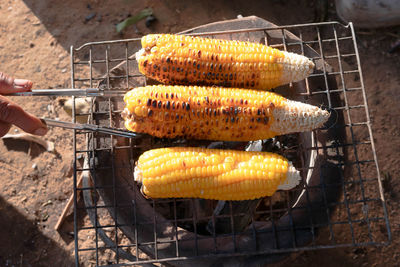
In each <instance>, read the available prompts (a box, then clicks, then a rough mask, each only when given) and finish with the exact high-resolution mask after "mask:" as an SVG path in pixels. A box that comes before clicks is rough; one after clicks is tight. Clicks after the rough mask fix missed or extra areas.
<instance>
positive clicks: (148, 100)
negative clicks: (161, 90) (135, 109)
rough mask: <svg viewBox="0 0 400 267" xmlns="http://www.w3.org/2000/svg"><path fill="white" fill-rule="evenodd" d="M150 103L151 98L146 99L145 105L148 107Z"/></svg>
mask: <svg viewBox="0 0 400 267" xmlns="http://www.w3.org/2000/svg"><path fill="white" fill-rule="evenodd" d="M150 105H151V98H149V99H147V106H148V107H150Z"/></svg>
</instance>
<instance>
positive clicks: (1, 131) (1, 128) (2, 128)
mask: <svg viewBox="0 0 400 267" xmlns="http://www.w3.org/2000/svg"><path fill="white" fill-rule="evenodd" d="M10 128H11V124H9V123H6V122H2V121H0V137H3V136H5V135H6V134H7V133H8V131H9V130H10Z"/></svg>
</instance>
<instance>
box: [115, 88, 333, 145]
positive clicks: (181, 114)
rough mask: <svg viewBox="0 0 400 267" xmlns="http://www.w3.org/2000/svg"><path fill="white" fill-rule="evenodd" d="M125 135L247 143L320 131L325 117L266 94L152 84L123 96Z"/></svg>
mask: <svg viewBox="0 0 400 267" xmlns="http://www.w3.org/2000/svg"><path fill="white" fill-rule="evenodd" d="M124 101H125V104H126V107H125V110H124V111H123V113H122V116H123V117H124V118H125V127H126V128H127V129H128V130H131V131H134V132H139V133H147V134H150V135H153V136H157V137H166V138H175V137H183V138H186V139H208V140H222V141H251V140H260V139H267V138H271V137H273V136H276V135H282V134H288V133H294V132H302V131H309V130H312V129H314V128H317V127H320V126H321V125H322V124H323V123H324V122H325V121H326V120H327V119H328V117H329V113H328V112H327V111H325V110H322V109H320V108H318V107H315V106H312V105H308V104H303V103H300V102H295V101H290V100H287V99H285V98H284V97H282V96H280V95H277V94H274V93H271V92H268V91H258V90H250V89H229V88H223V87H198V86H166V85H155V86H146V87H139V88H136V89H133V90H131V91H129V92H128V93H126V94H125V96H124Z"/></svg>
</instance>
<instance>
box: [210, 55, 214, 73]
mask: <svg viewBox="0 0 400 267" xmlns="http://www.w3.org/2000/svg"><path fill="white" fill-rule="evenodd" d="M211 59H212V56H211ZM213 68H214V65H213V64H212V63H211V64H210V70H213Z"/></svg>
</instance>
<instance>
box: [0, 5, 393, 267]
mask: <svg viewBox="0 0 400 267" xmlns="http://www.w3.org/2000/svg"><path fill="white" fill-rule="evenodd" d="M314 2H318V1H305V0H304V1H272V0H271V1H255V0H248V1H226V0H225V1H218V0H206V1H194V0H189V1H178V0H172V1H159V0H157V1H148V0H136V1H133V0H132V1H130V0H117V1H105V0H84V1H73V0H64V1H57V0H43V1H35V0H25V1H21V0H3V1H1V2H0V40H1V41H0V70H1V71H3V72H6V73H8V74H10V75H14V76H15V77H18V78H28V79H31V80H32V81H33V82H34V88H63V87H64V88H67V87H69V86H71V85H70V66H69V64H70V62H69V60H70V58H69V49H70V46H71V45H74V46H79V45H81V44H83V43H86V42H89V41H100V40H112V39H120V38H131V37H140V36H141V35H143V34H147V33H151V32H179V31H182V30H184V29H188V28H191V27H195V26H198V25H201V24H205V23H210V22H214V21H219V20H226V19H233V18H236V17H237V15H239V14H241V15H243V16H248V15H256V16H259V17H261V18H264V19H267V20H269V21H271V22H273V23H276V24H278V25H288V24H297V23H308V22H314V21H315V20H317V19H319V18H321V17H323V16H321V12H320V11H318V9H317V6H316V5H315V3H314ZM145 7H151V8H152V9H153V11H154V15H155V17H156V18H157V21H156V22H155V23H154V24H153V25H152V27H150V28H147V27H146V26H145V24H144V22H140V23H139V24H138V25H137V29H135V28H134V27H130V28H129V29H127V30H126V31H125V32H124V33H123V34H122V35H120V34H118V33H116V31H115V24H117V23H118V22H120V21H122V20H123V19H125V18H126V17H128V16H129V15H132V14H135V13H137V12H138V11H140V10H142V9H143V8H145ZM326 15H327V16H326V18H325V19H326V20H337V17H336V14H335V9H334V6H333V4H332V3H329V8H328V10H327V14H326ZM357 38H358V47H359V52H360V56H361V65H362V71H363V74H364V82H365V88H366V91H367V96H368V104H369V107H370V113H371V120H372V128H373V129H372V130H373V134H374V138H375V140H374V141H375V144H376V149H377V156H378V162H379V167H380V170H381V173H382V176H383V177H385V187H384V188H385V197H386V198H387V205H388V213H389V218H390V223H391V228H392V235H393V241H392V243H391V244H390V245H389V246H386V247H367V248H361V249H360V248H357V249H356V248H340V249H334V250H332V249H328V250H320V251H310V252H304V253H301V254H300V255H298V256H297V257H296V258H295V259H296V260H295V261H293V262H287V263H286V264H287V265H288V266H305V265H307V266H397V265H398V261H399V260H400V251H399V249H398V248H399V245H400V238H399V232H400V216H399V215H400V214H399V213H400V193H398V192H400V182H399V181H400V180H399V176H400V169H399V167H398V166H400V149H399V148H400V134H399V133H400V129H399V127H400V108H399V104H400V94H399V93H398V88H399V85H400V69H399V66H400V56H399V54H400V51H397V52H394V53H392V54H389V53H388V51H389V49H390V48H391V46H392V45H394V43H395V42H396V41H398V40H399V39H400V28H399V27H395V28H387V29H379V30H365V29H364V30H361V29H360V30H357ZM13 100H14V101H16V102H17V103H19V104H21V105H22V106H23V107H24V108H25V109H26V110H28V111H29V112H31V113H33V114H36V115H38V116H46V117H53V118H59V119H60V120H69V119H70V118H69V117H68V115H67V114H66V113H65V112H64V111H63V110H62V107H61V106H60V105H59V102H58V101H57V99H54V98H48V97H36V98H31V97H24V98H22V97H14V98H13ZM16 132H20V130H19V129H16V128H13V129H12V130H11V133H16ZM44 139H45V140H48V141H51V142H54V143H55V148H56V152H47V151H44V150H43V149H41V148H40V147H38V146H35V145H31V146H29V145H28V144H26V143H21V142H11V141H9V142H5V141H2V142H0V266H73V265H74V239H73V224H72V223H73V215H72V214H71V212H70V213H69V216H68V217H67V219H66V222H65V223H64V225H63V226H62V228H61V230H60V231H59V232H57V231H55V230H54V225H55V223H56V222H57V220H58V217H59V215H60V214H61V211H62V210H63V208H64V206H65V204H66V201H67V199H68V198H69V196H70V195H71V193H72V189H73V188H72V158H73V152H72V133H71V132H70V131H69V130H61V129H58V128H50V131H49V133H48V134H47V135H46V136H45V137H44ZM83 220H86V221H87V218H86V219H85V218H84V219H83ZM90 264H92V263H90V262H89V263H88V265H90Z"/></svg>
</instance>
